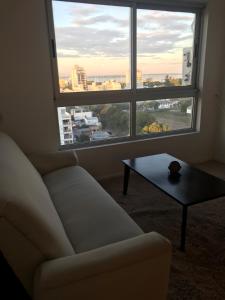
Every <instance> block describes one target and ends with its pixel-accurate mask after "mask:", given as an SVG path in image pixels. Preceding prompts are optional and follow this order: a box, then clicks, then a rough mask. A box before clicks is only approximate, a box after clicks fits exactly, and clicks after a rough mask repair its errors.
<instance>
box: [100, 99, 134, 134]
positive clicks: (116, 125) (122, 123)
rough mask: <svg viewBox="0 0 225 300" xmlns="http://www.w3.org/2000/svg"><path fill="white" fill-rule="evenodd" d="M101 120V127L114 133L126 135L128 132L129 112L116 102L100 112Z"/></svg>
mask: <svg viewBox="0 0 225 300" xmlns="http://www.w3.org/2000/svg"><path fill="white" fill-rule="evenodd" d="M126 108H127V106H126ZM101 122H102V125H103V128H105V129H106V130H107V131H110V132H112V133H113V134H114V135H128V133H129V125H128V124H129V114H128V112H126V111H125V110H122V109H121V106H118V104H117V105H111V106H110V107H108V109H107V110H105V111H104V113H102V114H101Z"/></svg>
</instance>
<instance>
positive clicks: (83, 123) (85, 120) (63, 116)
mask: <svg viewBox="0 0 225 300" xmlns="http://www.w3.org/2000/svg"><path fill="white" fill-rule="evenodd" d="M58 120H59V130H60V140H61V145H65V144H72V143H76V144H82V143H88V142H95V141H102V140H109V139H113V138H118V137H125V136H129V134H130V104H129V103H116V104H99V105H85V106H70V107H58Z"/></svg>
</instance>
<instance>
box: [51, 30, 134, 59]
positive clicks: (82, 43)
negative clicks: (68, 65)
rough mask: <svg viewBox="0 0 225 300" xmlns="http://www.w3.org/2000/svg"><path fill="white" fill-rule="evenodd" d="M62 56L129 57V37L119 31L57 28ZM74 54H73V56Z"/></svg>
mask: <svg viewBox="0 0 225 300" xmlns="http://www.w3.org/2000/svg"><path fill="white" fill-rule="evenodd" d="M56 41H57V48H58V49H60V55H61V57H62V56H64V57H65V56H66V52H70V56H71V55H73V56H74V55H75V56H76V55H82V56H88V55H91V56H128V55H129V54H128V53H129V41H128V37H127V36H126V35H125V34H124V33H122V32H120V31H118V30H110V29H105V30H103V29H102V30H100V29H94V28H86V27H63V28H56ZM71 53H73V54H71Z"/></svg>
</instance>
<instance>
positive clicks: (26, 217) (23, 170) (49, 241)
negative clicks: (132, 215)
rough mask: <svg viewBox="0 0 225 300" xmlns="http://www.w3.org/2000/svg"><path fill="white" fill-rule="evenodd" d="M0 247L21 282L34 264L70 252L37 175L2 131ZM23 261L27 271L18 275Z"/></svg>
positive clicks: (60, 225) (32, 269) (0, 157)
mask: <svg viewBox="0 0 225 300" xmlns="http://www.w3.org/2000/svg"><path fill="white" fill-rule="evenodd" d="M18 241H20V245H18ZM21 243H24V249H29V251H28V252H29V259H28V257H27V255H28V253H27V251H25V250H24V254H23V253H21V252H23V245H22V244H21ZM0 250H1V251H2V252H3V254H4V256H5V257H6V259H7V260H8V262H9V263H10V264H11V266H12V268H13V269H14V271H15V272H16V273H17V275H18V276H19V277H20V278H21V277H23V278H22V279H21V280H22V281H23V282H24V281H26V278H27V277H29V278H32V277H33V274H31V273H32V272H33V271H34V268H35V264H37V263H40V262H41V261H43V260H46V259H53V258H58V257H62V256H67V255H72V254H74V250H73V248H72V246H71V243H70V242H69V240H68V238H67V236H66V233H65V231H64V228H63V225H62V223H61V220H60V218H59V216H58V214H57V212H56V210H55V207H54V205H53V203H52V201H51V198H50V196H49V193H48V190H47V188H46V186H45V184H44V182H43V180H42V178H41V176H40V175H39V173H38V172H37V171H36V169H35V168H34V167H33V166H32V164H31V163H30V161H29V160H28V159H27V157H26V156H25V155H24V154H23V152H22V151H21V150H20V149H19V147H18V146H17V145H16V143H15V142H14V141H13V140H12V139H11V138H10V137H9V136H7V135H6V134H3V133H0ZM32 257H33V261H32ZM27 261H29V266H28V267H26V269H27V270H29V274H26V275H24V274H23V275H22V274H18V273H21V270H23V268H24V265H25V264H27ZM31 266H32V267H31ZM24 278H25V279H24ZM25 284H26V285H29V284H28V283H27V282H26V283H25Z"/></svg>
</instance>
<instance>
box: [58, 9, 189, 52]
mask: <svg viewBox="0 0 225 300" xmlns="http://www.w3.org/2000/svg"><path fill="white" fill-rule="evenodd" d="M84 10H87V14H86V16H87V17H81V16H82V14H84ZM78 11H79V12H80V15H79V14H77V20H76V26H74V25H73V26H70V27H58V28H56V41H57V49H58V56H59V57H79V56H86V57H88V56H90V57H91V56H98V57H128V56H129V55H130V40H129V26H127V25H128V22H129V20H126V19H121V18H117V17H115V16H112V15H103V14H100V15H92V14H91V11H90V8H89V7H88V8H84V7H83V8H82V7H80V8H79V9H78ZM192 22H193V15H191V14H178V13H173V12H170V13H167V12H158V11H147V12H146V10H145V11H144V14H142V13H141V14H139V15H138V31H137V32H138V35H137V37H138V41H137V49H138V55H140V56H150V55H151V54H153V55H154V54H160V53H168V52H171V51H173V50H174V49H175V48H177V47H180V46H181V47H182V43H183V44H185V45H186V44H187V43H186V41H187V40H190V39H192V37H193V33H192V30H191V24H192ZM109 23H113V24H115V25H118V26H119V27H118V26H109ZM96 24H98V26H92V25H96ZM105 24H106V25H105ZM126 26H127V27H126ZM120 28H121V29H120ZM126 28H127V33H126ZM184 42H185V43H184Z"/></svg>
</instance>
